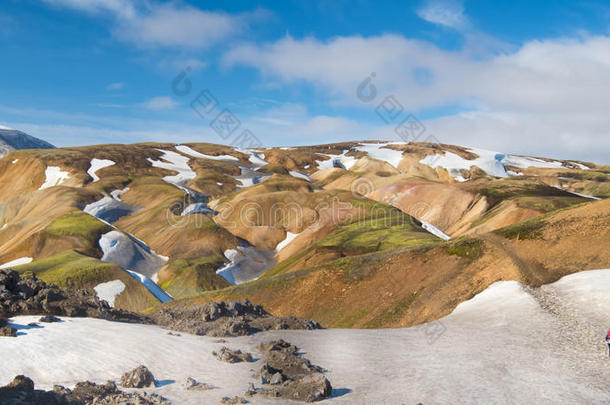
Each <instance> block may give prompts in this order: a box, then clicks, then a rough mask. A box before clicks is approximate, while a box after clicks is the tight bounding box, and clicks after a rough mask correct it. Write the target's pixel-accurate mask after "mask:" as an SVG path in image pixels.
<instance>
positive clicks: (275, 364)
mask: <svg viewBox="0 0 610 405" xmlns="http://www.w3.org/2000/svg"><path fill="white" fill-rule="evenodd" d="M259 350H260V351H261V352H262V353H263V354H264V359H263V362H262V364H261V368H260V371H259V373H258V375H259V377H260V382H261V384H262V386H261V387H260V388H255V387H254V386H251V387H250V389H249V390H248V392H247V393H246V394H247V395H248V396H254V395H265V396H268V397H273V398H285V399H292V400H297V401H305V402H314V401H320V400H322V399H324V398H328V397H329V396H330V395H331V394H332V386H331V384H330V381H328V379H327V378H326V377H325V376H324V371H325V370H324V369H323V368H321V367H318V366H315V365H313V364H311V362H310V361H309V360H308V359H306V358H304V357H302V356H299V355H298V348H297V347H296V346H294V345H292V344H290V343H288V342H286V341H284V340H281V339H280V340H277V341H272V342H268V343H266V344H262V345H261V346H259Z"/></svg>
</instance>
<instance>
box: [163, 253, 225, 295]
mask: <svg viewBox="0 0 610 405" xmlns="http://www.w3.org/2000/svg"><path fill="white" fill-rule="evenodd" d="M223 262H224V261H223V259H222V258H221V257H219V256H203V257H200V258H197V259H194V260H185V259H178V260H172V261H170V262H169V263H168V264H167V266H168V271H169V272H170V273H171V274H173V277H172V278H171V279H170V280H167V281H166V282H164V283H163V284H162V285H161V288H163V289H164V290H165V291H167V292H168V293H169V294H170V295H171V296H172V297H174V298H182V297H187V296H191V295H194V294H198V293H201V292H204V291H209V290H217V289H221V288H225V287H228V286H229V285H230V284H229V283H228V282H227V281H226V280H225V279H224V278H223V277H221V276H219V275H217V274H216V269H217V268H219V267H220V266H222V264H223Z"/></svg>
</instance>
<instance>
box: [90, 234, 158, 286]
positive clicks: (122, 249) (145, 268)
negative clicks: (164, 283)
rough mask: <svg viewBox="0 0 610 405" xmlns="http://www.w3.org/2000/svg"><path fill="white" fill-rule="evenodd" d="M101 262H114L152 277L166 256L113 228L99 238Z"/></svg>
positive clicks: (125, 268) (121, 266)
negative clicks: (101, 254)
mask: <svg viewBox="0 0 610 405" xmlns="http://www.w3.org/2000/svg"><path fill="white" fill-rule="evenodd" d="M99 245H100V248H101V249H102V253H103V256H102V258H101V260H102V261H103V262H110V263H114V264H116V265H117V266H119V267H120V268H122V269H124V270H133V271H136V272H138V273H140V274H143V275H145V276H147V277H153V276H154V275H155V274H156V273H157V272H158V271H159V269H161V267H163V266H164V265H165V263H166V262H167V258H166V257H163V256H160V255H158V254H156V253H155V252H154V251H153V250H152V249H151V248H149V247H148V246H146V244H144V242H142V241H141V240H139V239H137V238H135V237H133V236H131V235H129V234H126V233H123V232H120V231H118V230H113V231H110V232H108V233H105V234H103V235H102V236H101V238H100V240H99Z"/></svg>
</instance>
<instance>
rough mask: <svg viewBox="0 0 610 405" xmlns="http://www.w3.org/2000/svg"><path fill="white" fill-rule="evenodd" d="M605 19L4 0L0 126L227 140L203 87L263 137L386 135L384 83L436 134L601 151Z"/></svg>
mask: <svg viewBox="0 0 610 405" xmlns="http://www.w3.org/2000/svg"><path fill="white" fill-rule="evenodd" d="M225 3H227V4H225ZM609 27H610V3H608V2H598V1H537V2H532V1H493V2H491V1H463V2H460V1H458V0H424V1H385V2H380V1H365V0H353V1H343V0H335V1H330V0H329V1H306V0H292V1H291V0H286V1H283V2H279V1H262V2H253V1H233V2H206V1H172V2H161V1H156V0H88V1H85V0H39V1H34V0H7V1H5V2H3V8H2V9H0V50H1V55H2V62H1V63H0V66H1V67H0V69H2V71H1V72H2V74H1V75H0V125H2V126H7V127H12V128H17V129H21V130H24V131H26V132H28V133H30V134H32V135H34V136H38V137H41V138H44V139H45V140H48V141H50V142H52V143H54V144H56V145H58V146H68V145H85V144H99V143H131V142H143V141H165V142H188V141H191V142H197V141H199V142H215V143H229V142H231V138H227V139H223V138H221V137H220V136H219V135H218V134H217V133H216V132H214V131H213V130H212V129H211V128H210V122H211V120H212V119H213V118H214V116H215V115H216V114H210V116H209V117H204V118H202V117H201V116H199V115H198V114H197V113H196V112H194V111H193V110H192V108H191V105H190V104H191V101H192V100H193V99H194V98H195V97H196V96H197V95H198V94H199V93H200V92H201V91H203V90H208V91H209V92H210V93H208V94H212V95H213V96H214V97H215V98H216V100H217V101H218V107H217V110H215V112H220V111H221V110H223V109H225V108H227V109H229V110H230V111H231V112H232V114H234V116H235V117H237V118H238V119H239V121H240V122H241V125H240V127H239V128H238V129H237V130H236V134H237V133H238V132H240V131H242V130H243V129H249V130H250V131H251V132H252V133H253V134H254V135H255V136H256V137H257V138H258V139H260V141H261V143H262V144H263V145H264V146H274V145H298V144H314V143H327V142H334V141H344V140H352V139H387V140H398V139H399V138H398V136H397V134H396V132H395V131H394V129H395V127H396V122H390V123H388V122H385V121H384V120H382V119H381V118H380V117H379V115H378V114H377V113H376V108H377V106H378V105H379V104H380V103H382V102H384V100H386V97H389V96H392V97H393V100H396V101H398V102H399V103H400V105H401V106H402V108H403V110H404V111H403V113H404V114H405V115H406V114H413V115H414V116H416V117H417V118H418V119H419V120H420V121H421V122H422V123H423V125H424V126H425V127H426V132H425V136H428V135H434V137H435V138H436V139H438V140H440V141H441V142H444V143H452V144H463V145H469V146H478V147H484V148H488V149H493V150H498V151H503V152H515V153H523V154H533V155H543V156H550V157H559V158H572V159H582V160H592V161H597V162H602V163H604V162H605V163H610V157H608V151H609V150H610V134H609V131H608V128H610V114H608V113H607V108H608V106H609V105H610V92H608V83H610V56H609V55H610V38H609V36H608V35H609ZM187 67H189V68H190V70H189V72H188V75H187V76H186V77H187V79H188V80H189V81H190V83H191V84H192V89H191V92H190V93H189V94H188V95H179V94H176V93H175V92H173V91H172V81H173V80H174V78H175V77H176V76H177V75H179V74H180V73H181V72H183V71H184V70H185V69H186V68H187ZM372 72H374V73H375V77H374V78H373V80H372V84H373V85H374V86H375V88H376V90H377V97H376V98H375V99H374V100H372V101H368V102H363V101H362V100H360V99H359V98H358V97H357V89H358V86H359V85H360V84H361V83H362V81H363V80H365V79H366V78H367V77H369V75H370V74H371V73H372ZM212 115H214V116H212ZM420 140H421V139H420Z"/></svg>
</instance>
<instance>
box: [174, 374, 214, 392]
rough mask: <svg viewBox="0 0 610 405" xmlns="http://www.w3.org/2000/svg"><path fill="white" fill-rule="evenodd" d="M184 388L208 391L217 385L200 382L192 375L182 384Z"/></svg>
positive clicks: (186, 389)
mask: <svg viewBox="0 0 610 405" xmlns="http://www.w3.org/2000/svg"><path fill="white" fill-rule="evenodd" d="M182 388H184V390H185V391H207V390H213V389H215V388H216V387H215V386H213V385H210V384H206V383H202V382H199V381H197V380H195V379H194V378H192V377H188V378H187V379H186V381H185V382H184V384H182Z"/></svg>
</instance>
